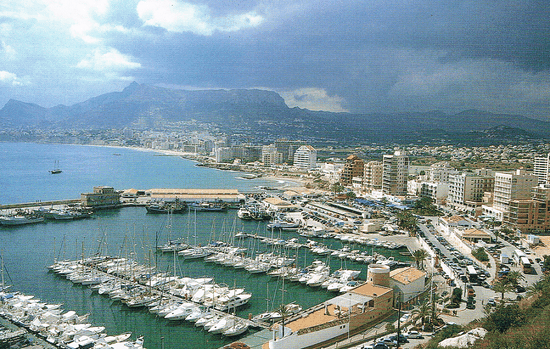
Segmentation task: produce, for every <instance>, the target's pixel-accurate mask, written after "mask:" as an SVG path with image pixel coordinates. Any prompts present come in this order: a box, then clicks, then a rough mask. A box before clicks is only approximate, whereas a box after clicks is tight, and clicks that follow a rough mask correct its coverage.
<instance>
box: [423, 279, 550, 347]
mask: <svg viewBox="0 0 550 349" xmlns="http://www.w3.org/2000/svg"><path fill="white" fill-rule="evenodd" d="M529 295H530V296H529V297H528V298H526V299H523V300H521V301H519V302H516V303H505V304H498V305H497V306H496V307H490V306H486V308H485V310H486V313H487V316H486V317H485V318H483V319H481V320H479V321H477V320H476V321H473V322H472V323H470V324H469V325H467V326H465V327H464V328H462V327H460V326H450V327H449V328H447V329H445V331H442V332H440V333H438V334H437V335H436V336H434V338H433V339H432V340H430V342H428V344H427V346H426V348H429V349H436V348H440V347H439V346H438V343H439V342H440V341H442V340H443V339H445V338H450V337H454V336H456V335H457V334H458V333H459V332H462V331H467V330H470V329H472V328H476V327H483V328H485V329H486V330H488V331H489V333H488V334H487V335H486V337H485V338H484V339H482V340H478V341H477V342H476V343H475V344H474V345H473V346H471V348H473V349H546V348H550V276H548V275H546V276H544V277H543V278H542V279H541V280H540V281H539V282H538V283H537V284H535V285H534V286H532V287H531V288H530V290H529ZM447 349H449V347H447Z"/></svg>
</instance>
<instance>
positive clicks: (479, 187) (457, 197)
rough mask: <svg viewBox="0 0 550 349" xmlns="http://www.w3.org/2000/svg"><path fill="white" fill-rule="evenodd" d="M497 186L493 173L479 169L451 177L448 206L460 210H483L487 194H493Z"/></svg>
mask: <svg viewBox="0 0 550 349" xmlns="http://www.w3.org/2000/svg"><path fill="white" fill-rule="evenodd" d="M494 186H495V177H494V174H493V171H491V170H487V169H479V170H476V171H475V172H463V173H461V174H457V175H449V195H448V197H447V204H448V205H450V206H452V207H454V208H456V209H460V210H469V209H477V208H480V209H481V204H482V203H483V196H484V193H485V192H492V191H493V189H494Z"/></svg>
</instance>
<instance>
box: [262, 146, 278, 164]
mask: <svg viewBox="0 0 550 349" xmlns="http://www.w3.org/2000/svg"><path fill="white" fill-rule="evenodd" d="M262 162H263V163H264V165H265V166H271V165H277V164H280V163H282V162H283V154H281V153H279V152H278V151H277V147H275V145H273V144H270V145H264V146H263V147H262Z"/></svg>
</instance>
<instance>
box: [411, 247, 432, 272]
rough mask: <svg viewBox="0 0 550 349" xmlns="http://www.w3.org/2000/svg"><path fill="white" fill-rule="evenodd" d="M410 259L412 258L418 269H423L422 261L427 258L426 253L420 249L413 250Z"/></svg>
mask: <svg viewBox="0 0 550 349" xmlns="http://www.w3.org/2000/svg"><path fill="white" fill-rule="evenodd" d="M412 257H413V258H414V262H415V263H416V266H417V267H418V268H419V269H424V260H425V259H426V258H428V252H427V251H426V250H425V249H423V248H421V249H418V250H415V251H414V252H413V253H412Z"/></svg>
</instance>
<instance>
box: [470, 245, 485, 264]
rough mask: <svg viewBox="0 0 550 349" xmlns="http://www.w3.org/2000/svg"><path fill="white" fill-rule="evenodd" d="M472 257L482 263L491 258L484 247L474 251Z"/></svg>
mask: <svg viewBox="0 0 550 349" xmlns="http://www.w3.org/2000/svg"><path fill="white" fill-rule="evenodd" d="M472 256H474V257H475V258H476V259H477V260H478V261H480V262H487V261H489V256H488V255H487V252H485V249H484V248H483V247H478V248H476V249H475V250H472Z"/></svg>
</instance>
